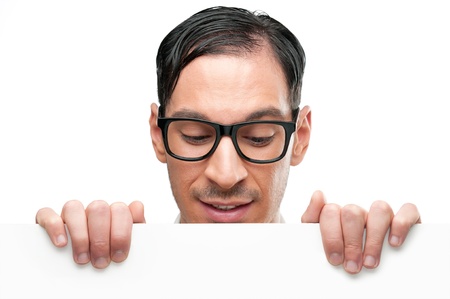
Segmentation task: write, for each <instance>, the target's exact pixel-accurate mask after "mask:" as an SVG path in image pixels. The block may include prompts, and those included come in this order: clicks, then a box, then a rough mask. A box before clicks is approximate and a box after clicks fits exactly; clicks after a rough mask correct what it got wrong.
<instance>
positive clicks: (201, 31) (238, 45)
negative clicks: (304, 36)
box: [156, 6, 305, 113]
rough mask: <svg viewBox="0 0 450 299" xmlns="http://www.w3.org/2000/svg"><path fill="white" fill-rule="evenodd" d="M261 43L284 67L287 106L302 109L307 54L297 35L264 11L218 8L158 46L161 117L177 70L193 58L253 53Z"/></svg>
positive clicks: (176, 30) (194, 19)
mask: <svg viewBox="0 0 450 299" xmlns="http://www.w3.org/2000/svg"><path fill="white" fill-rule="evenodd" d="M264 43H268V44H269V45H270V46H271V47H272V51H273V53H274V56H275V57H276V58H277V59H278V61H279V63H280V65H281V67H282V69H283V72H284V74H285V76H286V82H287V85H288V90H289V93H290V94H289V98H290V101H291V107H292V109H296V108H297V107H298V106H299V105H300V98H301V87H302V78H303V72H304V68H305V52H304V51H303V48H302V46H301V45H300V42H299V41H298V39H297V38H296V37H295V35H294V34H292V32H291V31H289V30H288V29H287V28H286V27H285V26H284V25H283V24H281V23H280V22H278V21H277V20H275V19H273V18H271V17H270V16H269V15H267V14H266V13H263V12H250V11H248V10H245V9H242V8H236V7H223V6H218V7H211V8H208V9H205V10H202V11H200V12H198V13H196V14H194V15H192V16H191V17H190V18H188V19H187V20H185V21H184V22H182V23H181V24H179V25H178V26H177V27H175V28H174V29H173V30H172V31H171V32H169V34H168V35H167V36H166V37H165V38H164V39H163V41H162V42H161V45H160V46H159V49H158V54H157V56H156V67H157V76H158V98H159V103H160V105H161V110H160V111H161V113H164V112H165V109H166V107H167V105H168V103H169V101H170V98H171V96H172V93H173V91H174V89H175V86H176V84H177V81H178V78H179V75H180V73H181V71H182V70H183V68H185V67H186V66H187V65H188V64H189V63H190V62H191V61H193V60H194V59H195V58H197V57H200V56H202V55H205V54H234V55H238V54H239V53H243V52H252V51H255V50H256V49H258V48H260V47H261V46H262V45H264Z"/></svg>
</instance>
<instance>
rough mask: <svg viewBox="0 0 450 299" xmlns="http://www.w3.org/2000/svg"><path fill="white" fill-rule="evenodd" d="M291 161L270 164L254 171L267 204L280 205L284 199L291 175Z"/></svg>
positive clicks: (284, 160)
mask: <svg viewBox="0 0 450 299" xmlns="http://www.w3.org/2000/svg"><path fill="white" fill-rule="evenodd" d="M289 169H290V166H289V160H288V159H283V160H282V161H279V162H278V163H274V164H268V165H267V167H264V168H262V169H256V170H254V171H253V174H254V178H255V181H256V182H257V184H258V186H259V188H260V189H261V191H262V194H263V196H264V197H265V200H264V201H265V202H266V203H267V204H269V203H275V204H277V205H278V204H279V203H280V202H281V200H282V199H283V195H284V191H285V189H286V184H287V178H288V175H289Z"/></svg>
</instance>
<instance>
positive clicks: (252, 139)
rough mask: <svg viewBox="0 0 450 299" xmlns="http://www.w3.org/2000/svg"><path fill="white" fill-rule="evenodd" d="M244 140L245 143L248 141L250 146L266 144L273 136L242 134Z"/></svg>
mask: <svg viewBox="0 0 450 299" xmlns="http://www.w3.org/2000/svg"><path fill="white" fill-rule="evenodd" d="M243 137H244V138H245V139H246V140H247V143H249V144H250V145H252V146H258V147H261V146H266V145H268V144H270V143H271V142H272V141H273V139H274V136H273V135H272V136H268V137H261V136H243Z"/></svg>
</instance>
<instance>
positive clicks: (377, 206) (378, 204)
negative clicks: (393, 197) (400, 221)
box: [371, 200, 392, 213]
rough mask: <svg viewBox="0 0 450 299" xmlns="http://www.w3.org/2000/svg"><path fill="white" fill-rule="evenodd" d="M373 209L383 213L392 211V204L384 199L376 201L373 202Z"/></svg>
mask: <svg viewBox="0 0 450 299" xmlns="http://www.w3.org/2000/svg"><path fill="white" fill-rule="evenodd" d="M371 209H372V210H374V211H378V212H381V213H392V208H391V206H390V205H389V204H388V203H387V202H385V201H383V200H377V201H374V202H373V203H372V206H371Z"/></svg>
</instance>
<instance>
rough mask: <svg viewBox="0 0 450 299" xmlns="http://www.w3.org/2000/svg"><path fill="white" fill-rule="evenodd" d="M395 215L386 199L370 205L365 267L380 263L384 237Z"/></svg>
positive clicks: (371, 267)
mask: <svg viewBox="0 0 450 299" xmlns="http://www.w3.org/2000/svg"><path fill="white" fill-rule="evenodd" d="M393 217H394V212H393V211H392V208H391V207H390V206H389V205H388V204H387V203H386V202H384V201H375V202H374V203H373V204H372V206H371V207H370V210H369V214H368V215H367V223H366V242H365V245H364V259H363V265H364V267H366V268H369V269H373V268H376V267H377V266H378V265H379V263H380V257H381V250H382V248H383V243H384V239H385V237H386V233H387V231H388V230H389V226H390V225H391V221H392V218H393Z"/></svg>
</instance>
